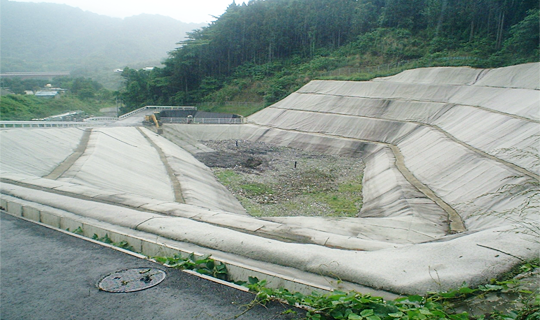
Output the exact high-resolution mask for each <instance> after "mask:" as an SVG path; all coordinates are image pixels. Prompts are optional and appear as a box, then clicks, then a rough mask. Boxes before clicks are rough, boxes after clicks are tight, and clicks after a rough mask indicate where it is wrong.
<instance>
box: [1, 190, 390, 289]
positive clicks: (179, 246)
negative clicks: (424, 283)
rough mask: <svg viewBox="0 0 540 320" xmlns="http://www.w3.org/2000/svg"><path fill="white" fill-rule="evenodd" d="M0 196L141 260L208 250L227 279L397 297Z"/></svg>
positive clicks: (8, 204) (7, 204) (27, 216)
mask: <svg viewBox="0 0 540 320" xmlns="http://www.w3.org/2000/svg"><path fill="white" fill-rule="evenodd" d="M0 196H1V198H0V207H1V208H3V209H4V210H5V211H6V212H7V213H8V214H10V215H12V216H15V217H18V218H21V219H24V220H27V221H30V222H34V223H37V224H40V225H43V226H45V227H48V228H51V229H55V230H58V231H60V232H63V233H66V234H69V235H72V236H75V237H78V238H81V239H85V240H88V241H91V242H94V243H97V244H100V245H103V246H106V247H110V248H113V249H115V250H118V251H122V252H124V253H127V254H130V255H132V256H135V257H138V258H141V259H146V260H150V261H153V259H152V258H149V257H157V256H174V255H175V254H182V255H183V256H186V255H189V254H191V253H194V254H195V255H196V256H203V255H204V254H209V253H210V254H211V255H212V258H213V259H214V260H216V261H218V262H221V263H223V264H225V265H226V266H227V270H228V274H229V279H230V280H232V281H247V280H248V279H249V277H257V278H258V279H260V280H266V281H267V287H269V288H285V289H287V290H289V291H291V292H300V293H303V294H311V293H312V292H313V291H319V292H321V291H322V292H331V291H333V290H344V291H353V290H354V291H358V292H362V293H369V294H371V295H374V296H380V297H383V298H385V299H396V298H397V297H398V295H396V294H393V293H390V292H386V291H380V290H375V289H372V288H367V287H363V286H359V285H356V284H354V283H349V282H346V281H340V280H336V279H330V278H328V277H323V276H319V275H315V274H311V273H307V272H303V271H298V270H294V272H292V270H291V269H290V268H288V267H282V266H276V265H271V264H269V263H264V262H260V261H249V260H250V259H248V258H244V257H240V256H237V255H233V254H228V253H221V252H218V251H216V250H212V249H207V248H203V247H200V246H196V245H193V244H189V243H183V242H179V241H174V240H170V239H166V238H163V237H161V236H159V235H156V234H149V233H145V232H141V231H137V230H133V229H129V228H126V227H121V226H117V225H113V224H110V223H106V222H102V221H99V220H95V219H91V218H86V217H81V216H78V215H75V214H73V213H70V212H67V211H63V210H60V209H56V208H52V207H48V206H45V205H41V204H37V203H33V202H29V201H26V200H22V199H18V198H15V197H11V196H7V195H4V194H1V195H0ZM75 230H82V235H79V234H76V233H73V231H75ZM94 235H97V236H98V237H104V236H108V237H109V238H110V239H111V240H112V241H113V242H115V243H118V242H121V241H126V242H128V243H129V245H130V246H132V247H133V248H134V250H135V252H132V251H129V250H125V249H122V248H119V247H115V246H113V245H110V244H106V243H103V242H100V241H96V240H94V239H92V237H93V236H94ZM202 252H204V253H202ZM240 260H243V261H247V262H246V263H243V261H242V262H241V261H240ZM251 262H253V264H251ZM264 266H268V268H264ZM270 269H281V271H283V272H281V273H278V272H274V271H270ZM287 271H291V273H296V274H298V273H301V275H302V278H304V279H310V280H311V281H306V280H303V279H301V278H299V277H294V275H288V274H287ZM188 273H191V274H194V275H197V276H199V277H201V278H205V279H207V280H210V281H213V282H217V283H220V284H223V285H227V286H229V287H232V288H235V289H238V290H242V291H246V290H247V289H246V288H245V287H242V286H239V285H236V284H234V283H232V282H226V281H221V280H219V279H215V278H212V277H208V276H204V275H201V274H198V273H196V272H192V271H188Z"/></svg>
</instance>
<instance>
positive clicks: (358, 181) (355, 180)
mask: <svg viewBox="0 0 540 320" xmlns="http://www.w3.org/2000/svg"><path fill="white" fill-rule="evenodd" d="M200 142H201V143H202V144H204V145H206V146H208V147H210V148H212V149H213V150H215V151H214V152H206V153H198V154H196V155H195V157H196V158H197V159H198V160H199V161H201V162H203V163H204V164H206V165H207V166H208V167H210V168H212V169H213V170H214V174H215V175H216V177H217V178H218V180H219V181H220V182H221V183H222V184H223V185H224V186H225V187H227V188H228V189H229V191H230V192H232V193H233V194H234V195H235V196H236V197H237V198H238V200H239V201H240V202H241V203H242V205H243V206H244V207H245V208H246V210H247V211H248V213H249V214H251V215H253V216H273V217H275V216H328V217H353V216H357V215H358V213H359V211H360V208H361V207H362V176H363V170H364V164H363V162H362V160H361V159H360V158H350V157H340V156H332V155H324V154H315V153H308V152H305V151H303V150H298V149H293V148H287V147H279V146H275V145H271V144H267V143H263V142H252V141H246V140H224V141H200Z"/></svg>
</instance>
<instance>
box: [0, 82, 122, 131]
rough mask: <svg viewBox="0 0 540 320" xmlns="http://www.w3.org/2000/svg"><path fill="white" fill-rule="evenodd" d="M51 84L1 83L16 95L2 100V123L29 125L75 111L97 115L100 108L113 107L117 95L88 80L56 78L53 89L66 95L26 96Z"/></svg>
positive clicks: (0, 114) (0, 100) (0, 111)
mask: <svg viewBox="0 0 540 320" xmlns="http://www.w3.org/2000/svg"><path fill="white" fill-rule="evenodd" d="M49 83H50V81H48V80H32V79H30V80H21V79H9V78H4V79H1V86H2V88H8V89H9V90H11V91H12V92H13V93H14V94H9V95H6V96H2V97H1V99H0V120H4V121H7V120H21V121H23V120H24V121H28V120H32V119H36V118H37V119H41V118H45V117H49V116H52V115H57V114H62V113H65V112H69V111H75V110H81V111H84V112H85V113H86V114H88V115H96V114H98V113H99V110H100V109H101V108H106V107H113V106H114V102H113V99H114V93H113V92H112V91H110V90H107V89H105V88H103V86H102V85H101V84H100V83H98V82H96V81H93V80H91V79H87V78H69V77H62V78H56V79H55V80H54V81H52V83H50V84H51V86H52V87H55V88H62V89H66V90H67V92H66V93H63V94H61V95H60V96H59V97H57V98H54V99H47V98H38V97H36V96H34V95H23V94H24V92H25V91H27V90H28V91H34V92H35V91H38V90H41V89H42V88H43V87H45V86H46V85H47V84H49Z"/></svg>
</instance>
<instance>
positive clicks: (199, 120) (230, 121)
mask: <svg viewBox="0 0 540 320" xmlns="http://www.w3.org/2000/svg"><path fill="white" fill-rule="evenodd" d="M161 122H163V123H175V124H242V123H245V120H244V118H193V119H189V120H188V119H187V118H169V117H162V118H161Z"/></svg>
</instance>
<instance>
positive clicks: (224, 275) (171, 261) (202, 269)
mask: <svg viewBox="0 0 540 320" xmlns="http://www.w3.org/2000/svg"><path fill="white" fill-rule="evenodd" d="M154 260H156V261H157V262H159V263H162V264H164V265H167V266H169V267H171V268H177V269H182V270H184V269H186V270H194V271H196V272H198V273H200V274H204V275H209V276H212V277H214V278H217V279H221V280H225V281H228V277H229V275H228V271H227V266H226V265H225V264H223V263H221V262H218V261H215V260H214V259H211V258H210V255H204V256H202V257H196V256H195V254H194V253H191V254H189V255H188V256H187V257H183V256H182V255H181V254H176V255H174V256H173V257H154Z"/></svg>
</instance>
